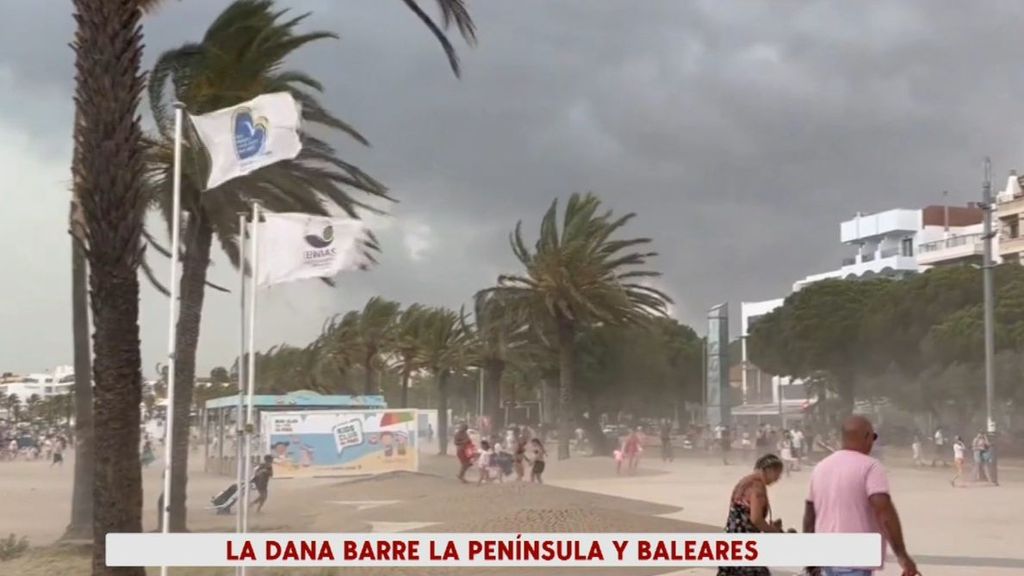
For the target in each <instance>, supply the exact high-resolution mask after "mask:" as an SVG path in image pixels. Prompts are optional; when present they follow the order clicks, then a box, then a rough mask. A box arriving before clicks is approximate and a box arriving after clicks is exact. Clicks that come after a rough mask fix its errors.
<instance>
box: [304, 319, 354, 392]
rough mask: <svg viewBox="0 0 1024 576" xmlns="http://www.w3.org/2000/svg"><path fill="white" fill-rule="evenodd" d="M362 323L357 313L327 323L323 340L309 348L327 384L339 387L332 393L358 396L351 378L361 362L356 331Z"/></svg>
mask: <svg viewBox="0 0 1024 576" xmlns="http://www.w3.org/2000/svg"><path fill="white" fill-rule="evenodd" d="M358 322H359V313H358V312H355V311H353V312H349V313H347V314H345V315H344V316H341V317H340V318H339V317H338V316H335V317H333V318H331V319H330V320H329V321H328V322H325V323H324V327H323V328H322V329H321V331H320V336H318V337H317V338H316V340H314V341H313V342H312V343H311V344H310V345H309V346H308V347H307V350H308V351H309V353H310V354H311V356H312V359H313V362H314V365H315V369H316V371H317V373H318V374H321V375H323V376H322V377H323V378H324V379H325V381H328V382H330V381H333V382H335V383H336V385H335V387H332V390H330V391H332V392H335V393H337V391H341V392H343V393H345V394H351V393H354V392H353V389H352V387H351V386H350V381H349V378H350V376H351V371H352V368H353V367H355V366H356V365H357V364H358V363H359V359H360V358H361V354H360V352H359V350H358V348H359V336H358V333H357V331H356V324H357V323H358ZM334 388H338V389H340V390H335V389H334Z"/></svg>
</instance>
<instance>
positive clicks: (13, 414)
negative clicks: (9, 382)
mask: <svg viewBox="0 0 1024 576" xmlns="http://www.w3.org/2000/svg"><path fill="white" fill-rule="evenodd" d="M2 399H3V401H4V410H6V411H7V414H8V415H9V417H10V419H11V420H12V421H14V422H17V421H18V420H20V418H21V398H20V397H19V396H18V395H17V394H13V393H12V394H11V395H9V396H4V397H3V398H2Z"/></svg>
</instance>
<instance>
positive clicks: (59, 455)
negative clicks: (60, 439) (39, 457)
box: [50, 443, 64, 468]
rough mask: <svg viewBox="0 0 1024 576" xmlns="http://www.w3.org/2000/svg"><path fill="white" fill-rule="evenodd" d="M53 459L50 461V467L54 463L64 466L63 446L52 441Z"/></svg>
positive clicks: (60, 466) (59, 466)
mask: <svg viewBox="0 0 1024 576" xmlns="http://www.w3.org/2000/svg"><path fill="white" fill-rule="evenodd" d="M52 455H53V461H52V462H50V468H53V467H54V465H56V466H57V467H58V468H63V467H64V447H63V446H61V445H60V444H58V443H54V445H53V449H52Z"/></svg>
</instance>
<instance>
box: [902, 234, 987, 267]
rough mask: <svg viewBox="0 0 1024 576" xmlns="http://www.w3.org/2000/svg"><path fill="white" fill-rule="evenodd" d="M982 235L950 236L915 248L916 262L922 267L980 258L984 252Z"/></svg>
mask: <svg viewBox="0 0 1024 576" xmlns="http://www.w3.org/2000/svg"><path fill="white" fill-rule="evenodd" d="M982 236H983V235H982V234H962V235H958V236H950V237H949V238H945V239H943V240H936V241H935V242H926V243H924V244H921V245H920V246H918V247H917V262H918V264H921V265H924V266H935V265H937V264H948V263H954V262H960V261H963V260H967V259H971V258H975V257H981V255H982V254H983V253H984V250H985V242H984V240H983V238H982Z"/></svg>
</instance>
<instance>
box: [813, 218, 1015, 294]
mask: <svg viewBox="0 0 1024 576" xmlns="http://www.w3.org/2000/svg"><path fill="white" fill-rule="evenodd" d="M1022 206H1024V202H1022ZM983 217H984V211H983V210H982V209H981V208H979V207H977V206H928V207H925V208H922V209H905V208H896V209H893V210H886V211H884V212H877V213H874V214H861V213H857V214H856V215H855V216H854V217H853V218H852V219H850V220H847V221H845V222H842V223H841V224H840V225H839V240H840V242H842V243H843V244H845V245H847V246H850V247H852V248H853V249H854V253H853V255H852V256H850V257H847V258H845V259H844V260H843V262H842V265H841V266H840V267H839V268H837V269H835V270H829V271H827V272H822V273H819V274H811V275H810V276H807V277H806V278H804V279H803V280H799V281H797V282H796V283H794V284H793V291H794V292H795V291H797V290H800V289H801V288H803V287H804V286H807V285H808V284H812V283H814V282H817V281H819V280H825V279H828V278H845V279H855V278H864V279H868V278H875V277H894V278H899V277H902V276H905V275H907V274H914V273H917V272H921V271H923V270H925V269H927V268H928V267H930V266H936V265H941V264H950V263H955V262H963V261H965V260H968V259H970V258H973V257H978V258H979V259H980V256H981V249H982V244H981V240H982V238H981V222H982V218H983Z"/></svg>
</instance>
